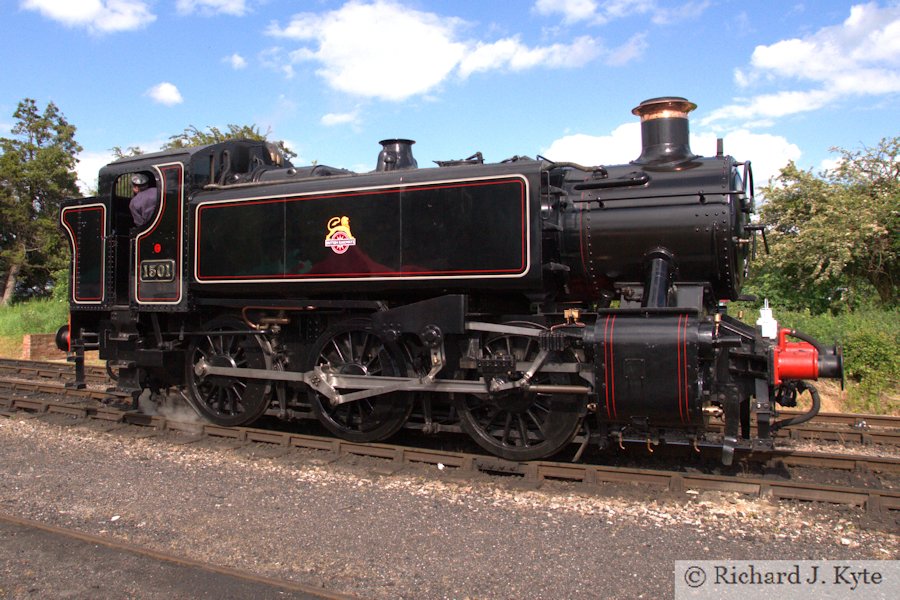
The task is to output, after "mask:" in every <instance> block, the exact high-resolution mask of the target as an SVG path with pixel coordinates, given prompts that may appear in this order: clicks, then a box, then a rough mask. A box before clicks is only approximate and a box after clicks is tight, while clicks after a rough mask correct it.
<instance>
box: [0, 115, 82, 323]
mask: <svg viewBox="0 0 900 600" xmlns="http://www.w3.org/2000/svg"><path fill="white" fill-rule="evenodd" d="M13 117H14V118H15V119H16V123H15V125H13V128H12V130H11V132H12V134H13V136H14V137H10V138H5V137H4V138H0V289H2V300H0V303H2V305H7V304H8V303H9V302H10V301H12V300H13V299H14V298H15V297H16V296H17V295H18V296H33V295H45V294H46V293H47V291H48V290H49V288H50V283H51V281H52V277H53V274H54V273H58V272H61V271H62V270H63V269H64V267H65V261H66V256H67V253H66V252H65V251H64V249H63V240H62V237H61V236H60V234H59V230H58V228H57V225H56V223H57V215H58V213H59V208H60V204H61V203H62V201H63V200H64V199H65V198H68V197H74V196H78V195H79V192H78V186H77V184H76V180H77V176H76V173H75V164H76V162H77V159H76V158H75V157H76V155H77V154H78V152H80V151H81V146H79V145H78V143H77V142H76V141H75V127H74V126H73V125H71V124H69V122H68V121H66V118H65V117H64V116H63V114H62V113H61V112H60V110H59V108H57V106H56V105H55V104H54V103H52V102H51V103H49V104H48V105H47V107H46V108H45V109H44V111H43V112H40V111H39V110H38V107H37V104H36V103H35V101H34V100H32V99H31V98H26V99H24V100H22V101H21V102H19V105H18V108H17V109H16V112H15V113H13Z"/></svg>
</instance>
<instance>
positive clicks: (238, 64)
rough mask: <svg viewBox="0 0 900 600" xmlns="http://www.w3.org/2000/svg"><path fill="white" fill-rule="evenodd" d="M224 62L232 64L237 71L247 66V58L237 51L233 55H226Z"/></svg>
mask: <svg viewBox="0 0 900 600" xmlns="http://www.w3.org/2000/svg"><path fill="white" fill-rule="evenodd" d="M222 61H223V62H226V63H228V64H229V65H231V68H232V69H234V70H235V71H239V70H241V69H245V68H247V59H246V58H244V57H243V56H241V55H240V54H238V53H237V52H235V53H234V54H232V55H231V56H226V57H225V58H223V59H222Z"/></svg>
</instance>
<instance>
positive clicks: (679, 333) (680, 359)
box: [675, 315, 684, 423]
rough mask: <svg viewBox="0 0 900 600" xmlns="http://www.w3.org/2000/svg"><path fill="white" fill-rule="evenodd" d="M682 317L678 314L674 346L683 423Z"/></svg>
mask: <svg viewBox="0 0 900 600" xmlns="http://www.w3.org/2000/svg"><path fill="white" fill-rule="evenodd" d="M683 318H684V315H678V334H677V339H678V342H677V343H676V344H675V348H676V350H677V353H678V369H677V371H678V373H677V375H678V415H679V416H680V417H681V422H682V423H684V408H683V406H682V405H683V403H684V399H683V393H682V389H683V388H682V386H683V385H684V384H683V383H682V381H681V368H682V367H681V364H682V362H681V361H682V360H684V358H683V357H682V354H681V320H682V319H683Z"/></svg>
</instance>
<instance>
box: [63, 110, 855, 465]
mask: <svg viewBox="0 0 900 600" xmlns="http://www.w3.org/2000/svg"><path fill="white" fill-rule="evenodd" d="M694 108H695V105H694V104H693V103H691V102H688V101H687V100H685V99H684V98H679V97H666V98H655V99H652V100H648V101H645V102H643V103H641V104H640V105H639V106H638V107H637V108H635V109H634V111H633V112H634V114H635V115H637V116H639V117H640V119H641V129H642V133H641V135H642V142H643V149H642V152H641V155H640V156H639V157H637V158H636V159H635V160H633V161H631V162H630V163H628V164H622V165H581V164H576V163H571V162H559V161H551V160H548V159H546V158H543V157H540V156H539V157H537V158H536V159H532V158H527V157H519V156H516V157H513V158H510V159H507V160H504V161H502V162H500V163H495V164H485V162H484V160H483V159H482V157H481V155H480V153H476V154H474V155H472V156H471V157H469V158H467V159H461V160H448V161H440V162H438V165H437V167H434V168H419V167H418V165H417V162H416V160H415V158H414V157H413V152H412V146H413V142H412V141H411V140H404V139H392V140H385V141H383V142H381V144H382V149H381V151H380V153H379V155H378V160H377V165H376V168H375V170H373V171H371V172H367V173H354V172H350V171H347V170H344V169H338V168H332V167H328V166H325V165H313V166H303V167H297V166H294V165H291V164H290V163H288V162H287V161H286V160H285V159H284V158H283V157H282V156H281V155H280V154H279V153H278V152H277V150H276V149H275V147H274V146H273V145H271V144H267V143H265V142H257V141H248V140H231V141H226V142H222V143H219V144H213V145H209V146H203V147H197V148H180V149H174V150H170V151H167V152H161V153H156V154H145V155H140V156H135V157H130V158H124V159H121V160H118V161H116V162H114V163H111V164H110V165H108V166H106V167H104V168H103V169H102V170H101V171H100V179H99V195H98V196H97V197H94V198H86V199H79V200H72V201H69V202H67V203H66V204H65V205H64V206H63V208H62V209H61V212H60V222H61V225H62V228H63V230H64V231H65V233H66V234H67V236H68V239H69V241H70V245H71V250H72V272H71V297H70V304H71V311H70V322H69V324H68V326H66V327H65V328H63V329H62V330H61V331H60V334H59V336H58V340H59V344H60V346H61V347H63V348H65V349H66V350H68V351H69V352H70V353H71V356H72V357H73V360H74V361H75V363H76V371H79V372H80V365H82V364H83V354H84V351H85V350H87V349H94V348H96V349H98V350H99V356H100V358H101V359H105V360H106V361H107V364H108V367H109V369H110V371H111V372H113V373H114V374H116V375H117V377H118V379H117V382H118V383H117V385H118V387H119V388H120V389H121V390H124V391H127V392H130V393H132V394H133V396H134V398H135V404H136V403H137V396H138V394H140V392H141V390H143V389H145V388H150V389H153V390H160V389H167V388H177V389H179V390H181V392H182V394H183V396H184V397H185V398H186V399H187V401H188V402H189V403H190V404H191V405H192V406H193V407H194V409H195V410H196V411H197V412H198V413H199V414H200V415H201V416H203V417H204V418H206V419H208V420H209V421H212V422H214V423H218V424H221V425H246V424H248V423H251V422H253V421H254V420H255V419H257V418H258V417H260V416H261V415H263V414H265V413H269V414H272V415H276V416H279V417H281V418H285V419H290V418H296V417H300V416H304V415H314V416H315V417H316V418H318V419H319V421H321V423H322V424H323V425H324V426H325V427H326V428H327V429H328V430H330V431H331V432H333V433H334V434H335V435H337V436H340V437H342V438H345V439H349V440H354V441H375V440H380V439H384V438H386V437H388V436H390V435H392V434H394V433H395V432H397V431H398V430H399V429H400V428H402V427H403V426H404V425H407V426H412V427H418V428H420V429H422V430H424V431H427V432H437V431H442V430H454V429H462V430H464V431H465V432H467V433H468V434H469V435H471V437H472V438H473V439H474V440H475V441H476V442H477V443H478V444H479V445H481V446H482V447H484V448H485V449H487V450H488V451H490V452H492V453H494V454H496V455H499V456H501V457H504V458H507V459H511V460H530V459H537V458H543V457H547V456H551V455H553V454H555V453H557V452H559V451H560V450H561V449H562V448H564V447H565V446H567V445H568V444H570V443H571V442H572V440H573V439H575V438H576V436H580V438H579V439H581V440H582V441H583V443H588V442H597V443H599V444H601V445H602V444H606V443H609V442H610V441H617V442H619V443H621V442H622V441H625V440H640V441H642V442H643V441H646V442H647V443H648V444H649V443H654V444H656V443H663V442H665V443H690V444H694V445H699V444H704V445H706V444H715V445H717V446H721V447H722V449H723V460H724V461H725V462H730V461H731V458H732V455H733V452H734V450H735V448H747V449H752V448H755V447H764V446H769V445H771V443H772V436H773V433H774V431H775V430H777V429H778V428H781V427H784V426H787V425H791V424H796V423H797V422H800V421H802V420H806V419H809V418H811V417H812V416H814V414H815V412H816V411H817V410H818V401H817V399H818V396H817V394H816V391H815V388H813V387H812V386H811V385H810V384H809V383H808V382H807V381H806V380H812V379H817V378H820V377H841V375H842V368H843V367H842V364H841V356H840V351H839V350H838V349H837V348H825V347H824V346H823V345H821V344H819V343H818V342H816V341H815V340H813V339H810V338H808V337H807V336H805V335H803V334H802V333H799V332H796V331H794V330H791V329H787V328H784V329H781V330H779V331H777V333H776V334H775V335H774V336H773V337H774V339H773V337H772V336H771V334H770V337H764V336H763V335H762V333H761V332H759V331H757V330H756V329H754V328H753V327H750V326H747V325H745V324H743V323H741V322H740V321H738V320H736V319H733V318H732V317H730V316H728V315H727V313H726V310H725V302H726V301H729V300H736V299H738V298H739V297H740V291H741V285H742V282H743V280H744V278H745V277H746V275H747V269H748V263H749V259H750V256H751V253H752V252H751V249H752V247H753V246H754V242H755V240H754V234H755V232H756V229H757V228H756V227H755V226H753V225H751V223H750V215H751V213H752V211H753V191H752V187H753V186H752V174H751V170H750V164H749V162H745V163H741V162H737V161H736V160H735V159H733V158H732V157H730V156H727V155H725V154H724V151H723V150H722V148H721V143H720V144H719V151H718V153H717V154H716V156H712V157H701V156H697V155H695V154H693V153H692V152H691V149H690V146H689V143H688V137H689V134H688V118H687V115H688V113H689V112H690V111H691V110H693V109H694ZM135 174H143V175H146V176H148V177H149V178H150V179H151V180H152V181H154V182H155V184H156V185H155V187H156V189H157V197H158V200H159V206H158V208H157V211H156V214H155V216H154V218H153V219H151V221H150V222H149V223H147V224H146V225H143V226H142V227H140V228H135V227H134V223H133V221H132V220H131V216H130V213H129V210H128V203H129V200H130V197H131V191H130V187H129V185H128V181H129V180H130V178H131V177H132V176H134V175H135ZM804 390H808V391H809V392H810V394H811V395H812V396H813V399H814V402H813V408H812V409H811V410H810V411H809V412H808V413H807V414H806V415H804V416H802V417H799V418H797V417H795V418H794V419H782V420H777V405H779V404H780V405H788V406H790V405H792V404H793V403H794V402H795V399H796V395H797V393H798V392H800V391H804ZM717 424H718V425H721V426H722V427H714V425H717Z"/></svg>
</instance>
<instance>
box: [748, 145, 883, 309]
mask: <svg viewBox="0 0 900 600" xmlns="http://www.w3.org/2000/svg"><path fill="white" fill-rule="evenodd" d="M833 150H834V151H837V152H839V153H840V155H841V160H840V162H839V163H838V166H837V167H836V168H835V169H833V170H830V171H825V172H824V173H822V174H820V175H819V176H816V175H813V174H812V172H810V171H803V170H801V169H798V168H797V166H796V165H794V164H793V163H790V164H789V165H788V166H786V167H785V168H784V169H782V170H781V173H780V175H779V177H778V178H777V179H776V181H775V182H774V183H773V184H772V185H770V186H768V187H766V188H764V189H763V194H764V196H765V198H766V203H765V205H764V206H763V208H762V211H761V218H762V222H763V223H764V224H765V225H766V226H767V227H768V230H769V242H770V246H771V250H772V252H771V254H770V255H769V256H767V257H763V259H762V261H761V264H760V265H759V267H758V270H757V274H756V275H754V277H753V279H752V281H751V282H750V286H748V289H749V290H750V291H752V292H754V293H757V294H764V295H766V296H768V297H770V298H775V299H777V300H778V301H779V303H780V304H782V305H784V306H785V307H786V308H794V309H798V308H809V309H810V310H811V311H812V312H814V313H816V312H823V311H825V310H828V309H832V310H839V309H842V308H854V307H856V306H859V305H861V304H866V303H876V304H880V305H881V306H884V307H891V306H895V305H896V304H897V282H898V276H900V238H898V228H897V226H898V207H900V163H898V152H900V138H885V139H883V140H881V142H880V143H879V144H878V145H877V146H876V147H874V148H868V147H867V148H863V149H862V150H859V151H848V150H844V149H840V148H837V149H833Z"/></svg>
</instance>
